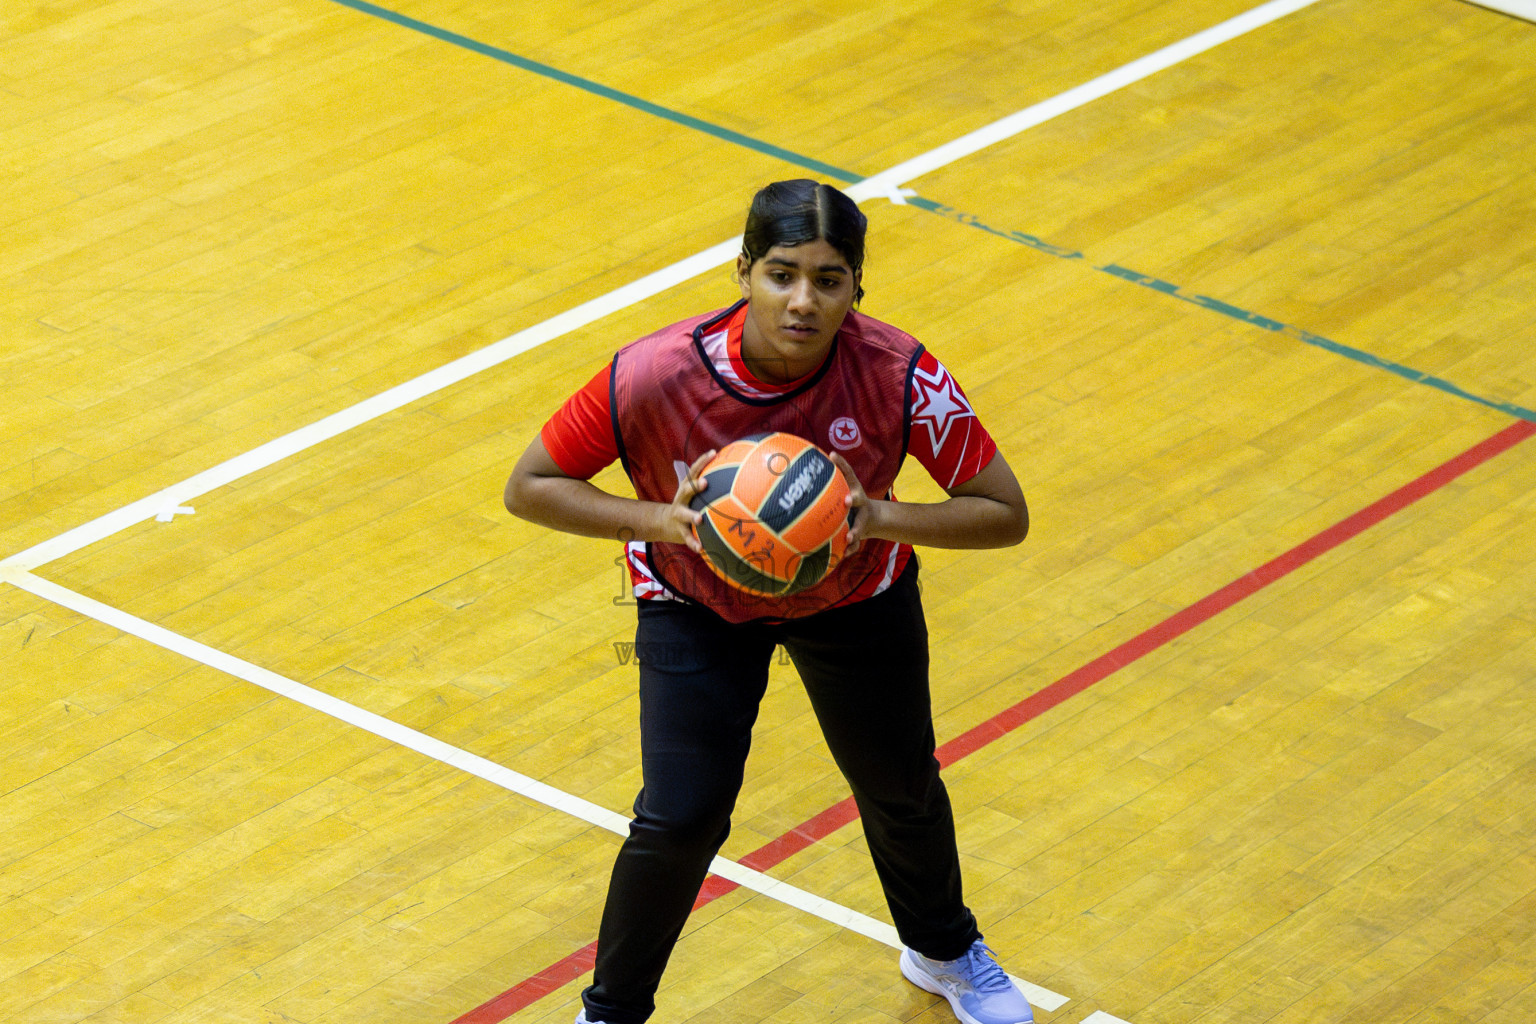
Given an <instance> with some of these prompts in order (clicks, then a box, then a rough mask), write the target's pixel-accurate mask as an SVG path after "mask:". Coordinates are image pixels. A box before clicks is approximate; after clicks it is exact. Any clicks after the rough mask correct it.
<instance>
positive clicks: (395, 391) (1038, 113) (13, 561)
mask: <svg viewBox="0 0 1536 1024" xmlns="http://www.w3.org/2000/svg"><path fill="white" fill-rule="evenodd" d="M1317 2H1318V0H1271V2H1270V3H1266V4H1262V5H1260V6H1258V7H1255V8H1254V9H1252V10H1250V11H1247V12H1245V13H1243V14H1239V15H1237V16H1236V17H1234V18H1230V19H1228V20H1227V21H1224V22H1222V23H1221V24H1219V25H1215V26H1213V27H1211V28H1208V29H1206V30H1205V31H1203V32H1198V33H1196V34H1195V35H1192V36H1190V37H1189V38H1188V39H1185V40H1182V41H1181V42H1177V43H1174V44H1172V45H1170V46H1165V47H1163V48H1162V49H1161V50H1158V51H1156V52H1154V53H1150V54H1148V55H1147V56H1145V57H1141V58H1138V59H1137V60H1134V61H1131V62H1130V63H1129V64H1126V65H1124V66H1122V67H1119V68H1116V69H1115V70H1114V71H1110V72H1108V73H1107V74H1104V75H1100V76H1099V77H1098V78H1095V79H1093V80H1092V81H1089V82H1085V83H1084V84H1082V85H1080V86H1077V87H1076V88H1074V89H1069V90H1068V91H1066V92H1064V93H1061V94H1060V95H1058V96H1055V97H1052V98H1051V99H1048V100H1045V101H1043V102H1040V103H1036V104H1034V105H1033V106H1030V107H1026V108H1024V109H1023V110H1020V111H1017V112H1016V113H1013V114H1010V115H1008V116H1007V117H1004V118H1002V119H1000V120H998V121H994V122H993V123H992V124H990V125H987V126H986V127H984V128H980V129H977V130H976V131H974V132H971V133H970V134H969V135H964V136H961V137H960V138H958V139H955V140H954V141H953V142H949V143H946V144H945V145H943V146H939V147H937V148H936V149H932V150H929V151H928V152H927V153H924V154H922V155H921V156H917V157H914V158H913V159H911V160H907V161H905V162H903V163H900V164H897V165H896V166H894V167H891V168H889V169H888V170H885V171H881V172H880V173H878V174H875V175H873V176H872V177H869V178H865V179H864V180H863V181H860V182H858V183H857V184H854V185H852V186H850V187H849V188H848V189H847V190H846V191H847V193H848V194H849V195H850V196H852V197H853V198H854V199H855V200H856V201H859V202H862V201H864V200H866V199H870V198H877V197H881V196H884V197H887V198H893V199H895V200H896V201H900V199H901V196H902V193H901V191H900V187H901V185H902V184H904V183H905V182H907V181H910V180H912V179H913V178H916V177H919V176H920V175H923V174H927V173H929V172H931V171H936V170H938V169H939V168H941V167H944V166H946V165H948V164H951V163H954V162H955V161H956V160H960V159H962V158H964V157H967V156H970V155H972V154H974V153H976V152H978V151H979V150H982V149H984V148H986V147H987V146H991V145H994V144H995V143H998V142H1001V141H1003V140H1004V139H1007V138H1011V137H1012V136H1014V135H1017V134H1019V133H1020V132H1022V131H1024V130H1025V129H1027V128H1032V127H1034V126H1035V125H1038V124H1040V123H1041V122H1043V121H1046V120H1049V119H1050V118H1053V117H1058V116H1060V115H1061V114H1064V113H1066V112H1067V111H1069V110H1074V109H1076V108H1077V107H1081V106H1083V105H1084V104H1086V103H1090V102H1092V101H1093V100H1096V99H1100V98H1102V97H1104V96H1107V95H1108V94H1109V93H1111V92H1114V91H1115V90H1117V89H1123V88H1125V87H1126V86H1128V85H1131V84H1133V83H1135V82H1139V81H1141V80H1142V79H1143V78H1146V77H1148V76H1150V75H1153V74H1155V73H1157V72H1159V71H1163V70H1166V69H1167V68H1170V67H1172V66H1173V65H1175V64H1177V63H1179V62H1180V61H1183V60H1188V59H1189V58H1190V57H1193V56H1195V55H1197V54H1200V53H1203V52H1205V51H1206V50H1209V49H1211V48H1212V47H1215V46H1218V45H1220V44H1221V43H1224V42H1227V41H1229V40H1231V39H1235V38H1237V37H1238V36H1240V35H1243V34H1244V33H1247V32H1251V31H1253V30H1254V29H1256V28H1259V27H1261V26H1264V25H1267V24H1269V23H1270V22H1272V21H1276V20H1278V19H1279V18H1282V17H1284V16H1285V15H1287V14H1292V13H1294V12H1296V11H1299V10H1301V9H1302V8H1304V7H1308V6H1311V5H1312V4H1314V3H1317ZM740 247H741V240H740V236H738V237H737V238H734V239H731V240H728V241H725V242H721V243H719V244H718V245H713V246H710V247H709V248H708V249H705V250H704V251H703V252H699V253H695V254H694V255H692V256H689V257H687V258H686V259H683V260H680V261H678V262H677V263H674V264H672V265H671V266H668V267H663V268H662V269H660V270H657V271H654V272H653V273H650V274H647V275H646V276H644V277H642V278H640V279H638V280H636V281H632V282H630V283H629V284H626V285H624V286H622V287H620V288H618V289H615V290H614V291H611V292H609V293H607V294H606V295H600V296H598V297H597V298H595V299H591V300H589V301H587V302H583V303H582V304H581V305H579V306H576V307H575V308H573V309H570V310H567V311H566V312H564V313H560V314H558V315H556V316H554V317H551V318H550V319H548V320H545V321H543V322H542V323H539V324H535V325H534V326H532V327H529V328H526V329H524V330H521V331H518V332H517V333H516V334H512V335H510V336H508V337H506V338H503V339H502V340H501V341H498V342H495V343H494V344H491V345H488V346H487V347H485V348H483V349H480V350H478V351H476V352H472V353H470V354H469V355H467V356H463V357H461V358H459V359H455V360H454V361H453V362H451V363H446V364H444V365H443V366H440V367H438V368H437V369H435V370H431V371H429V372H427V373H424V374H422V375H421V376H419V377H416V378H413V379H411V380H408V381H406V382H404V383H402V384H397V385H396V386H394V387H392V388H390V389H389V390H388V391H384V392H382V393H380V394H377V395H375V396H373V397H372V398H368V399H365V400H364V401H362V402H359V403H358V404H356V405H353V406H350V407H348V408H346V409H343V410H341V411H340V412H336V413H332V414H331V415H329V416H327V417H325V418H324V419H321V420H317V421H316V422H314V423H311V424H309V425H308V426H304V427H300V428H299V429H297V430H295V431H293V432H291V433H288V434H284V435H283V436H282V437H279V438H277V439H275V440H272V441H268V442H267V443H266V444H264V445H262V446H260V447H259V448H254V449H252V450H251V451H248V452H245V453H244V454H242V455H237V456H235V457H234V458H232V459H229V460H228V461H226V462H221V463H219V464H218V465H217V466H214V467H212V468H211V469H206V470H204V471H203V472H201V473H198V474H197V475H196V476H193V477H189V478H188V479H186V480H183V481H181V482H180V483H177V484H172V485H171V486H170V487H167V488H165V489H163V490H160V491H157V492H155V493H154V494H151V495H149V496H148V497H146V498H141V499H139V500H138V501H136V502H133V503H132V504H130V505H126V506H124V507H122V508H120V509H117V510H116V511H113V512H109V513H107V514H105V515H103V516H99V517H98V518H96V519H93V520H91V521H90V522H88V523H84V524H82V525H80V526H77V527H75V528H74V529H71V530H68V531H66V532H64V533H61V534H59V535H58V536H56V537H53V538H51V539H49V540H46V541H43V542H42V543H40V544H35V545H33V546H32V547H30V548H27V549H26V550H25V551H20V552H17V553H16V554H14V555H11V556H10V557H8V558H6V559H4V560H0V567H13V568H18V569H23V570H28V571H30V570H32V569H37V568H39V567H41V566H44V565H47V564H48V563H49V562H52V561H55V560H57V559H59V558H63V557H64V556H65V555H68V554H71V553H73V552H75V551H78V550H80V549H81V548H83V547H87V546H89V545H91V544H94V543H96V542H97V541H100V540H104V539H105V538H107V537H110V536H112V535H113V534H115V533H119V532H121V531H123V530H126V529H128V528H129V527H131V526H135V525H137V524H139V523H141V522H143V521H145V520H146V519H152V518H156V517H159V516H162V515H166V514H167V513H172V514H174V511H175V510H176V509H178V508H182V507H185V506H187V505H188V504H190V503H191V501H192V500H193V499H195V498H197V497H200V496H201V495H203V494H206V493H208V492H209V491H211V490H214V489H215V488H218V487H223V486H225V485H226V484H229V483H232V482H234V481H235V480H238V479H240V478H241V477H244V476H248V475H249V474H251V473H254V472H257V471H259V470H261V469H265V468H266V467H267V466H270V465H272V464H273V463H275V462H278V461H280V460H282V459H285V458H288V457H289V456H291V455H296V454H298V453H299V452H301V451H304V450H305V449H306V448H311V447H313V446H314V445H317V444H320V443H321V442H323V441H327V440H329V439H330V438H333V437H335V436H337V435H338V434H342V433H344V432H346V431H348V430H351V429H352V428H353V427H357V426H361V425H362V424H364V423H367V422H368V421H370V420H373V419H377V418H378V417H380V416H383V415H386V414H387V413H390V412H393V411H394V410H396V409H399V408H401V407H402V406H405V405H408V404H410V403H411V402H414V401H416V400H417V399H420V398H425V397H426V396H427V395H430V394H433V393H434V392H437V391H440V390H442V389H443V388H446V387H449V386H451V385H453V384H457V383H458V382H459V381H462V380H464V379H465V378H467V377H471V376H473V375H474V374H477V373H479V372H481V371H482V370H488V369H490V368H491V367H493V366H496V365H498V364H500V363H503V362H506V361H507V360H508V359H511V358H512V357H513V356H516V355H519V354H521V353H523V352H527V351H528V350H529V349H533V348H537V347H538V346H539V345H542V344H544V343H545V342H548V341H553V340H554V339H556V338H559V337H561V336H563V335H566V334H569V333H570V332H571V331H574V330H577V329H579V328H581V327H585V326H586V325H588V324H590V323H593V322H595V321H597V320H600V319H602V318H603V317H605V316H608V315H609V314H611V313H616V312H618V311H619V310H622V309H626V308H628V307H630V306H633V305H635V304H636V303H639V302H641V301H643V300H645V299H648V298H651V297H652V296H655V295H658V294H660V293H661V292H664V291H666V290H667V289H669V288H672V287H673V286H675V285H678V284H681V283H682V282H684V281H687V280H689V279H691V278H693V277H696V276H698V275H699V274H702V273H704V272H705V271H707V270H710V269H712V268H714V267H717V266H720V265H721V264H723V263H728V262H730V261H731V260H733V259H735V257H736V253H737V252H738V251H740Z"/></svg>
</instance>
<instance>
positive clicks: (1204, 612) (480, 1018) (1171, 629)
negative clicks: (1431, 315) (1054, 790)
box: [453, 420, 1536, 1024]
mask: <svg viewBox="0 0 1536 1024" xmlns="http://www.w3.org/2000/svg"><path fill="white" fill-rule="evenodd" d="M1533 434H1536V423H1529V422H1526V421H1524V420H1521V421H1519V422H1516V423H1514V424H1512V425H1511V426H1509V427H1506V428H1505V429H1504V430H1501V431H1499V432H1498V433H1497V434H1495V435H1493V436H1492V437H1490V438H1488V439H1487V440H1486V441H1483V442H1482V443H1480V444H1477V445H1474V446H1473V447H1471V448H1469V449H1467V450H1466V451H1464V452H1462V453H1461V454H1460V455H1458V456H1456V457H1455V458H1453V459H1451V460H1449V461H1448V462H1445V463H1443V464H1441V465H1440V466H1437V467H1435V468H1434V469H1432V470H1430V471H1429V472H1428V473H1425V474H1424V475H1423V476H1421V477H1419V478H1417V479H1415V480H1413V481H1411V482H1409V483H1407V484H1405V485H1404V486H1402V487H1399V488H1398V489H1397V490H1395V491H1393V492H1392V493H1391V494H1388V495H1387V496H1386V497H1385V498H1382V499H1381V500H1379V501H1377V502H1374V503H1373V504H1370V505H1367V506H1366V507H1365V508H1363V509H1361V510H1360V511H1358V512H1356V513H1354V514H1353V515H1351V516H1349V517H1348V518H1346V519H1343V520H1340V521H1339V522H1337V523H1335V524H1334V525H1332V526H1330V527H1328V529H1326V530H1324V531H1322V532H1321V533H1319V534H1317V535H1316V536H1314V537H1311V538H1310V539H1308V540H1305V541H1303V542H1302V543H1300V544H1298V545H1296V546H1295V547H1293V548H1291V549H1290V550H1289V551H1287V552H1285V553H1284V554H1283V555H1280V556H1279V557H1278V558H1274V559H1272V560H1270V561H1268V562H1265V563H1264V564H1263V565H1261V566H1259V567H1258V568H1257V569H1255V570H1253V571H1252V572H1250V573H1248V574H1247V575H1245V576H1242V577H1239V578H1238V579H1236V580H1233V581H1232V582H1231V583H1228V584H1227V585H1226V586H1224V587H1222V588H1221V589H1220V590H1217V591H1215V592H1214V593H1211V594H1208V595H1206V596H1205V597H1203V598H1201V599H1200V600H1198V601H1196V602H1195V603H1194V604H1192V605H1190V606H1189V607H1187V608H1185V609H1183V610H1182V611H1179V612H1175V613H1174V614H1173V615H1170V616H1169V617H1168V618H1166V619H1164V620H1163V621H1162V622H1160V623H1158V624H1157V625H1155V626H1153V627H1151V628H1150V629H1148V630H1146V631H1145V632H1143V633H1140V634H1138V635H1137V636H1135V637H1132V638H1131V639H1130V640H1127V641H1126V642H1125V643H1123V644H1121V645H1120V646H1119V647H1116V648H1115V649H1114V650H1112V651H1110V652H1109V653H1107V654H1103V655H1100V656H1099V657H1097V658H1095V659H1094V660H1093V661H1090V662H1089V663H1088V664H1086V665H1084V666H1082V667H1081V668H1079V669H1076V670H1074V671H1072V672H1069V673H1068V674H1067V675H1064V676H1062V677H1061V678H1060V679H1058V680H1056V681H1055V682H1054V683H1052V684H1051V685H1049V686H1047V687H1045V688H1044V689H1043V690H1040V691H1038V692H1036V693H1034V694H1031V695H1030V696H1029V697H1026V698H1025V699H1024V700H1022V701H1020V702H1019V703H1017V704H1015V705H1013V706H1012V707H1010V708H1008V709H1007V710H1006V711H1003V712H1001V713H1000V714H998V715H995V716H993V717H992V718H990V719H988V720H987V721H985V722H983V723H981V724H980V725H978V726H976V727H975V728H973V729H971V730H969V731H968V732H965V733H963V734H962V735H960V736H956V737H955V738H954V739H952V740H950V741H949V742H948V743H945V744H944V745H943V746H941V747H939V749H938V757H939V762H940V763H941V764H944V765H950V764H953V763H954V762H956V761H958V760H960V759H961V758H963V757H965V756H966V755H968V754H973V753H975V752H976V751H978V750H980V749H981V748H982V747H984V746H986V745H987V744H989V743H991V742H993V741H994V740H997V739H1000V738H1001V737H1003V736H1006V735H1007V734H1008V733H1010V732H1012V731H1013V730H1015V729H1017V728H1019V726H1021V725H1023V724H1024V723H1026V722H1028V721H1030V720H1031V719H1033V718H1037V717H1039V716H1040V715H1042V714H1044V713H1045V712H1047V711H1049V710H1050V709H1051V708H1054V707H1055V706H1056V705H1058V704H1060V703H1061V702H1063V701H1065V700H1066V699H1068V698H1069V697H1073V696H1076V695H1077V694H1079V693H1082V692H1083V691H1084V690H1086V689H1088V687H1090V686H1092V685H1093V684H1094V683H1097V682H1099V681H1101V680H1103V679H1105V678H1107V677H1108V676H1110V675H1113V674H1114V673H1115V672H1117V671H1119V670H1120V669H1122V668H1124V667H1125V666H1127V665H1129V664H1131V663H1132V662H1135V661H1137V660H1138V659H1140V658H1143V657H1145V656H1146V655H1148V654H1151V653H1152V652H1153V651H1155V650H1157V649H1158V648H1159V647H1162V646H1163V645H1165V644H1167V643H1169V642H1171V641H1173V640H1175V639H1177V638H1178V637H1181V636H1183V635H1184V634H1185V633H1188V632H1189V631H1190V630H1192V629H1194V628H1195V627H1196V626H1198V625H1200V624H1201V623H1204V622H1207V621H1209V620H1210V619H1212V618H1214V617H1215V616H1217V615H1219V614H1220V613H1222V612H1224V611H1226V610H1227V609H1228V608H1231V607H1232V606H1233V605H1235V604H1237V602H1239V601H1241V600H1242V599H1243V598H1245V597H1249V596H1250V595H1252V594H1255V593H1257V592H1258V591H1260V590H1262V589H1264V588H1265V587H1267V586H1269V585H1270V584H1271V583H1274V582H1275V581H1276V580H1279V579H1281V578H1283V577H1285V576H1286V575H1288V574H1290V573H1292V572H1295V571H1296V570H1297V569H1299V568H1301V567H1302V566H1303V565H1306V564H1307V563H1308V562H1310V561H1312V560H1313V559H1315V558H1318V557H1319V556H1321V555H1324V554H1326V553H1328V552H1329V551H1332V550H1333V549H1334V548H1336V547H1338V546H1339V545H1340V544H1343V543H1344V542H1345V541H1347V540H1350V539H1351V538H1353V537H1357V536H1359V535H1360V534H1361V533H1364V532H1365V531H1366V530H1368V529H1370V528H1371V527H1372V526H1375V525H1376V524H1378V523H1380V522H1382V521H1383V520H1385V519H1387V518H1388V517H1390V516H1392V515H1395V514H1396V513H1398V512H1401V511H1402V510H1403V509H1405V508H1407V507H1408V506H1409V505H1411V504H1413V503H1414V502H1416V501H1418V500H1419V499H1420V498H1422V497H1424V496H1426V495H1428V494H1433V493H1434V492H1435V491H1438V490H1439V489H1440V488H1442V487H1444V486H1445V485H1446V484H1448V483H1450V482H1451V481H1452V480H1455V479H1456V478H1457V477H1459V476H1461V475H1462V474H1463V473H1466V472H1468V471H1470V470H1472V469H1475V468H1476V467H1478V466H1480V465H1482V464H1483V463H1485V462H1487V461H1488V460H1489V459H1491V458H1493V457H1494V456H1496V455H1499V454H1501V453H1503V452H1506V451H1508V450H1509V449H1511V448H1513V447H1514V446H1515V445H1517V444H1519V443H1520V442H1521V441H1524V440H1526V439H1527V438H1529V437H1530V436H1532V435H1533ZM858 816H859V812H858V810H857V808H855V807H854V804H853V797H851V796H850V797H848V798H846V799H844V800H843V801H842V802H840V803H837V804H833V805H832V806H831V807H828V808H827V809H826V810H824V811H822V812H821V813H820V814H817V815H816V816H815V817H813V818H810V819H808V820H807V821H805V822H803V823H801V824H800V825H797V826H796V827H795V828H793V829H790V830H789V831H788V832H786V833H784V834H783V835H782V836H779V837H778V838H777V839H774V840H772V841H771V842H769V843H767V844H765V845H763V846H761V847H759V848H758V849H756V850H754V851H752V852H751V853H749V854H747V855H746V856H745V857H743V858H741V864H742V865H743V866H745V867H750V868H753V869H754V870H757V871H764V870H766V869H768V868H770V867H772V866H774V865H775V864H779V863H781V862H783V861H785V860H788V859H789V858H790V857H792V856H794V855H795V854H797V853H799V852H800V851H801V850H804V849H806V848H808V847H809V846H811V845H812V844H813V843H816V842H818V841H819V840H821V839H824V838H825V837H827V836H829V835H831V834H832V833H833V832H835V831H837V830H838V829H840V828H842V827H843V826H844V825H846V824H848V823H849V822H851V821H853V820H854V819H855V818H857V817H858ZM736 888H737V886H736V883H734V882H729V881H726V880H725V879H723V878H720V877H719V876H717V875H710V876H709V877H708V878H707V879H705V882H704V885H703V887H702V888H700V890H699V898H698V900H696V901H695V902H694V909H695V910H697V909H698V908H699V907H702V906H704V905H705V904H706V903H710V902H712V901H713V900H716V899H718V898H720V897H721V896H724V895H725V894H726V893H728V892H731V891H732V890H734V889H736ZM596 951H597V943H596V942H593V943H590V944H588V945H586V946H583V947H582V948H581V949H579V950H577V951H576V952H574V953H572V954H571V955H570V956H568V957H566V958H565V959H563V960H560V961H559V962H557V963H554V964H551V965H550V966H548V967H546V968H544V970H542V971H540V972H539V973H538V974H535V975H533V976H532V977H530V978H528V979H526V980H524V981H521V982H519V983H518V984H516V985H514V986H513V987H512V988H509V989H508V990H507V991H505V992H503V993H502V994H501V995H499V996H497V997H496V998H494V999H492V1000H490V1001H488V1002H486V1003H483V1004H482V1005H480V1006H478V1007H476V1008H475V1009H473V1010H471V1011H469V1012H468V1013H466V1014H464V1015H463V1016H462V1017H459V1018H458V1019H457V1020H455V1021H454V1022H453V1024H499V1022H500V1021H502V1020H505V1019H506V1018H507V1017H510V1016H511V1015H512V1014H514V1013H516V1012H517V1011H518V1010H521V1009H523V1008H525V1007H528V1006H531V1005H533V1004H534V1003H535V1002H537V1001H538V1000H540V999H542V998H544V997H545V996H547V995H549V994H550V993H551V992H553V991H555V990H556V989H558V988H560V987H561V986H563V985H567V984H569V983H570V982H572V981H575V980H576V979H577V978H579V977H581V976H582V975H583V974H585V973H587V972H588V971H590V970H591V969H592V963H593V957H594V954H595V953H596Z"/></svg>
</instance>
